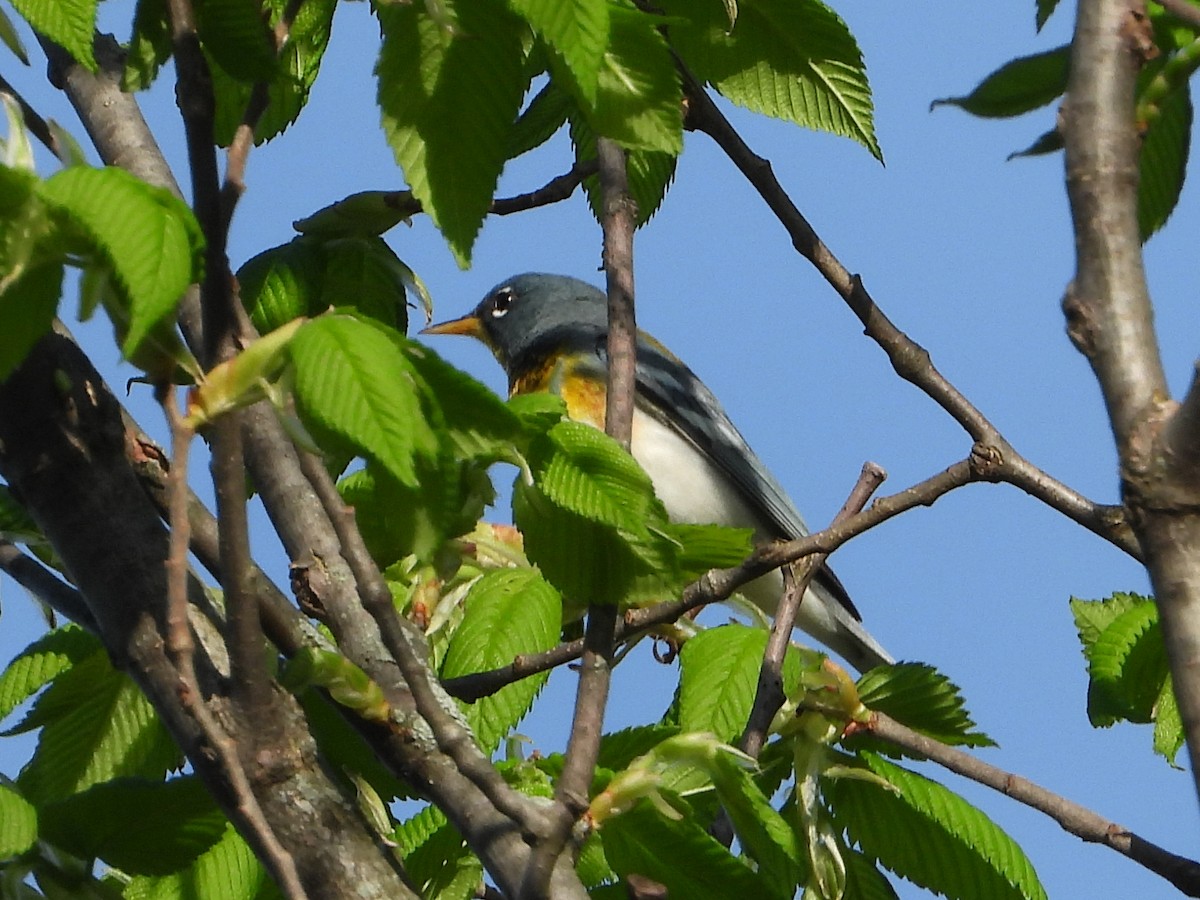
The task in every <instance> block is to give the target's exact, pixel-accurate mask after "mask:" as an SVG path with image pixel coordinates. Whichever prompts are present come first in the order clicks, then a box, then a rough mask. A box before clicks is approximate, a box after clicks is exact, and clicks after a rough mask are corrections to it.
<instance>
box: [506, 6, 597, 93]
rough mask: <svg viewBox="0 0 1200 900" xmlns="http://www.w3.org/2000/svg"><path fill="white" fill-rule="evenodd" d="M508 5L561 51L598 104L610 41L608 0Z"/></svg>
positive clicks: (579, 82)
mask: <svg viewBox="0 0 1200 900" xmlns="http://www.w3.org/2000/svg"><path fill="white" fill-rule="evenodd" d="M509 6H511V7H512V9H513V11H514V12H515V13H516V14H517V15H519V16H520V17H521V18H522V19H524V20H525V21H526V22H528V23H529V27H530V28H532V29H533V32H534V34H536V35H538V36H539V37H540V38H542V40H544V41H545V42H546V43H547V44H549V45H550V47H551V48H553V49H554V50H555V51H556V52H557V53H558V55H559V56H560V57H561V58H562V60H563V62H564V63H565V64H566V67H567V70H568V71H569V72H570V73H571V76H572V77H573V78H574V80H575V87H576V89H577V90H578V91H579V93H580V94H581V95H582V96H583V98H584V99H585V101H586V102H588V103H595V102H596V81H597V73H598V70H599V69H600V60H601V57H602V56H603V54H604V50H605V47H606V45H607V43H608V24H609V15H608V10H609V7H608V2H607V0H566V2H564V0H509Z"/></svg>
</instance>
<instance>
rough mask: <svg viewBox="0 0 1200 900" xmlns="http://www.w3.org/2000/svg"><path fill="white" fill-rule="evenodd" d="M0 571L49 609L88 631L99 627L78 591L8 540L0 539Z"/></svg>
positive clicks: (97, 631) (93, 630)
mask: <svg viewBox="0 0 1200 900" xmlns="http://www.w3.org/2000/svg"><path fill="white" fill-rule="evenodd" d="M0 571H3V572H5V573H6V574H8V576H9V577H10V578H12V580H13V581H15V582H16V583H17V584H19V585H21V587H23V588H25V590H27V591H29V593H31V594H33V596H35V597H37V598H38V599H39V600H41V601H42V602H43V603H45V604H46V605H47V606H49V607H50V608H51V609H52V610H54V611H55V612H57V613H61V614H62V615H64V616H66V617H67V618H68V619H70V620H71V621H72V622H78V623H79V624H80V625H82V626H83V627H84V628H86V629H87V630H88V631H91V632H93V633H99V626H98V625H97V624H96V619H95V618H94V617H93V616H92V611H91V610H90V609H88V608H87V604H86V603H85V602H84V600H83V597H81V596H80V595H79V591H77V590H75V588H73V587H71V586H70V585H69V584H67V583H66V582H65V581H62V580H61V579H60V578H59V577H58V576H57V575H55V574H54V573H53V572H51V571H50V570H49V569H47V568H46V567H45V566H43V565H42V564H41V563H40V562H38V561H37V560H36V559H33V558H32V557H30V556H26V555H25V554H24V553H22V552H21V551H20V549H18V548H17V546H16V545H15V544H13V543H12V542H11V541H7V540H2V539H0Z"/></svg>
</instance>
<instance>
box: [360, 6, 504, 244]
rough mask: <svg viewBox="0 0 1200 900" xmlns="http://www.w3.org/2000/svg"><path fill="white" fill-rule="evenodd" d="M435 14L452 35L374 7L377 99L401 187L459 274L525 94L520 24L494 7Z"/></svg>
mask: <svg viewBox="0 0 1200 900" xmlns="http://www.w3.org/2000/svg"><path fill="white" fill-rule="evenodd" d="M443 6H444V8H445V12H446V14H447V15H448V16H450V17H451V18H452V20H453V22H454V25H453V28H452V29H448V28H446V27H444V26H443V24H442V23H440V22H438V21H436V20H435V19H434V18H433V17H431V16H429V15H427V14H426V13H425V11H424V10H423V9H421V8H420V7H419V6H418V5H416V4H413V5H410V6H401V5H387V6H381V7H379V8H378V10H377V12H378V15H379V21H380V25H381V27H382V29H383V50H382V51H381V53H380V56H379V63H378V65H377V66H376V74H377V75H378V78H379V92H378V101H379V107H380V110H381V112H382V117H383V129H384V132H385V134H386V135H387V139H388V143H389V144H390V145H391V147H392V151H393V152H394V154H395V156H396V162H397V163H399V165H400V168H401V169H403V171H404V177H405V178H406V179H407V181H408V185H409V188H410V189H411V190H412V192H413V195H414V196H415V197H416V198H417V199H418V200H420V201H421V204H422V206H423V207H424V209H425V211H426V212H427V213H429V215H430V217H431V218H432V219H433V221H434V224H436V225H437V227H438V228H439V229H440V230H441V232H442V234H443V235H444V236H445V238H446V241H447V242H448V243H449V245H450V249H451V250H452V251H453V253H454V255H455V258H456V259H457V260H458V263H459V265H460V266H464V267H465V266H466V265H467V264H468V263H469V261H470V258H471V248H472V246H473V245H474V242H475V238H476V236H477V234H478V233H479V228H480V226H481V225H482V224H483V219H484V217H485V216H486V215H487V210H488V205H489V204H490V203H491V199H492V194H493V192H494V191H495V189H496V184H497V181H498V180H499V177H500V170H501V168H502V167H503V165H504V161H505V159H506V158H507V157H506V150H507V148H508V143H509V134H510V133H511V130H512V126H513V122H514V121H515V119H516V117H517V112H518V111H519V109H520V106H521V98H522V96H523V95H524V93H525V86H526V78H527V76H526V73H525V70H524V65H523V55H524V54H523V50H522V46H521V32H522V28H523V24H522V22H521V20H520V19H518V18H516V17H515V16H514V15H513V14H512V13H510V12H509V11H508V10H506V9H504V8H503V7H502V6H501V5H500V4H497V3H458V2H455V0H445V2H444V3H443Z"/></svg>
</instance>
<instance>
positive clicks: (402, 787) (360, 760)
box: [300, 691, 412, 801]
mask: <svg viewBox="0 0 1200 900" xmlns="http://www.w3.org/2000/svg"><path fill="white" fill-rule="evenodd" d="M300 703H301V705H302V706H303V707H304V717H305V719H306V720H307V721H308V725H309V728H310V730H311V731H312V733H313V737H314V738H315V739H316V741H317V747H318V749H319V750H320V751H321V758H322V759H323V760H325V762H326V763H328V765H329V767H330V768H331V769H332V770H333V771H336V772H353V773H355V774H356V775H358V776H359V777H360V778H364V779H366V781H367V783H368V784H369V785H371V787H372V788H373V789H374V791H375V793H376V794H378V795H379V796H380V797H382V798H383V799H384V800H385V801H391V800H393V799H395V798H397V797H409V796H411V793H412V790H411V788H409V787H408V786H407V785H406V784H405V783H404V782H402V781H401V780H400V779H398V778H397V777H396V776H395V775H393V774H392V773H391V772H389V771H388V770H387V768H385V767H384V765H383V764H382V763H381V762H380V761H379V758H378V757H377V756H376V755H375V751H374V750H372V749H371V747H370V746H369V745H368V744H367V742H366V740H365V739H364V738H363V736H362V734H361V733H360V732H359V731H358V730H356V729H355V728H354V727H352V726H351V725H350V724H349V723H348V722H347V721H346V717H345V716H344V715H343V714H342V713H341V712H340V711H338V709H337V708H336V707H335V705H334V703H333V702H331V701H330V700H329V699H328V697H326V696H325V695H324V694H323V693H321V692H320V691H305V692H304V693H302V694H301V695H300Z"/></svg>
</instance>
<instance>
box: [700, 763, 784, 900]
mask: <svg viewBox="0 0 1200 900" xmlns="http://www.w3.org/2000/svg"><path fill="white" fill-rule="evenodd" d="M710 774H711V775H712V779H713V784H714V785H715V786H716V789H717V796H718V797H720V798H721V806H722V807H724V809H725V811H726V813H728V815H729V819H730V821H731V822H732V823H733V828H734V831H735V832H737V837H738V842H739V843H740V844H741V847H742V850H743V851H744V852H746V853H747V854H749V855H750V856H751V857H752V858H753V859H754V860H755V862H756V863H757V864H758V872H759V874H760V875H762V876H763V878H764V879H765V880H766V881H767V882H768V883H769V884H770V885H771V887H772V891H771V893H772V894H774V895H775V896H778V897H791V896H793V895H794V894H795V892H796V887H797V886H798V885H800V884H803V883H804V882H805V881H806V880H807V879H806V877H805V876H806V873H805V868H806V866H805V865H804V854H803V851H802V849H801V847H800V842H799V840H798V839H797V838H796V833H795V831H793V830H792V826H791V825H790V824H788V822H787V820H786V819H784V817H783V816H782V815H781V814H780V813H779V812H778V811H777V810H776V809H775V808H774V807H773V806H772V805H771V801H770V799H769V798H768V797H767V796H766V795H765V794H764V793H763V792H762V791H761V790H760V789H759V787H758V785H757V784H755V782H754V778H753V777H752V776H751V774H750V773H749V772H747V771H746V769H745V768H744V767H743V766H741V765H738V764H737V762H736V761H735V760H733V759H732V758H730V757H728V756H725V755H718V756H717V757H716V758H715V764H714V765H713V767H712V768H711V770H710Z"/></svg>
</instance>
